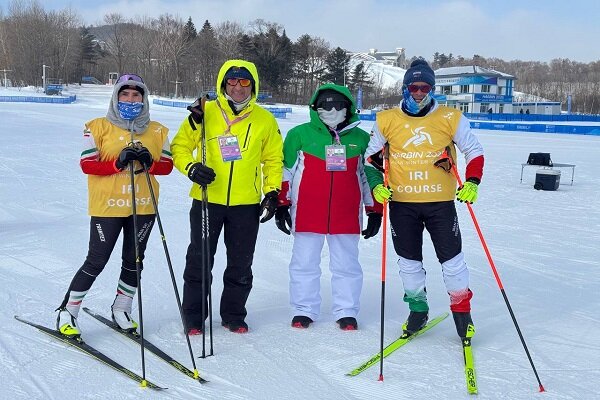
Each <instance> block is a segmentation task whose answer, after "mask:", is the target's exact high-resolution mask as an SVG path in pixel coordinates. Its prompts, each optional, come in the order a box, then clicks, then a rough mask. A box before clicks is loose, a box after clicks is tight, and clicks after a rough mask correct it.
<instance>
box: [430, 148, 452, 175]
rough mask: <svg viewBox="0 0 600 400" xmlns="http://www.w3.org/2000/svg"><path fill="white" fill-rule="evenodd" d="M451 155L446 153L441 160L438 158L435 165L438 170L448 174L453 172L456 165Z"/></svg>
mask: <svg viewBox="0 0 600 400" xmlns="http://www.w3.org/2000/svg"><path fill="white" fill-rule="evenodd" d="M449 154H450V153H449V152H447V151H445V152H444V154H442V155H441V157H440V158H438V159H437V160H436V161H435V162H434V163H433V165H435V166H436V167H438V168H441V169H443V170H444V171H446V172H450V171H452V167H453V166H454V163H453V162H452V157H450V155H449Z"/></svg>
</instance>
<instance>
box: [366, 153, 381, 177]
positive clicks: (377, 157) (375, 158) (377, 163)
mask: <svg viewBox="0 0 600 400" xmlns="http://www.w3.org/2000/svg"><path fill="white" fill-rule="evenodd" d="M367 161H369V163H370V164H371V166H373V167H374V168H375V169H377V170H378V171H379V172H384V171H383V149H381V150H379V151H378V152H377V153H375V154H371V155H370V156H369V159H368V160H367Z"/></svg>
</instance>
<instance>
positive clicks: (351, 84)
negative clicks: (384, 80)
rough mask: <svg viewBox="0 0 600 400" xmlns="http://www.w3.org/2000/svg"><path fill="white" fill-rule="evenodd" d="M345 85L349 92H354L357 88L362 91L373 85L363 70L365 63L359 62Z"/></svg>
mask: <svg viewBox="0 0 600 400" xmlns="http://www.w3.org/2000/svg"><path fill="white" fill-rule="evenodd" d="M347 83H348V88H349V89H350V91H351V92H354V91H355V90H356V89H357V88H358V87H362V88H363V89H364V88H365V87H368V86H371V85H372V84H373V80H371V79H370V78H369V74H368V73H367V71H366V69H365V63H363V62H361V63H359V64H357V65H356V66H355V67H354V69H353V70H352V74H351V75H350V79H349V80H348V82H347Z"/></svg>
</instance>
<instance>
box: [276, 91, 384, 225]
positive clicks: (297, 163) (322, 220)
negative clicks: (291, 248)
mask: <svg viewBox="0 0 600 400" xmlns="http://www.w3.org/2000/svg"><path fill="white" fill-rule="evenodd" d="M327 89H331V90H335V91H337V92H339V93H341V94H343V95H344V96H345V97H346V98H348V100H349V101H350V102H351V106H350V110H348V118H347V121H346V122H347V125H346V126H345V127H344V128H342V129H341V130H340V131H339V132H338V135H339V138H340V143H341V144H342V145H344V146H345V150H346V170H345V171H327V170H326V150H325V146H329V145H332V144H334V143H335V135H334V134H332V132H330V130H329V129H328V128H327V126H325V124H324V123H323V122H322V121H321V120H320V118H319V115H318V113H317V111H316V110H315V109H314V104H315V101H316V99H317V97H318V96H319V93H320V92H321V91H322V90H327ZM309 106H310V122H307V123H304V124H302V125H298V126H297V127H295V128H292V129H291V130H290V131H289V132H288V134H287V136H286V138H285V142H284V145H283V153H284V161H283V163H284V182H283V185H282V188H283V189H282V191H281V193H280V196H279V199H280V204H290V203H291V208H290V214H291V216H292V221H293V223H292V227H293V229H294V231H295V232H312V233H320V234H359V233H360V230H361V226H362V215H363V209H362V206H363V204H365V205H367V206H373V205H374V202H373V198H372V196H371V192H370V190H369V186H368V184H367V179H366V176H365V173H364V169H363V155H364V153H365V151H366V149H367V145H368V143H369V134H368V133H367V132H365V131H364V130H362V129H360V128H358V127H357V125H358V124H359V119H358V115H357V113H356V104H355V102H354V99H353V98H352V95H351V94H350V91H349V90H348V89H347V88H346V87H345V86H339V85H334V84H325V85H322V86H320V87H319V88H318V89H317V91H316V92H315V93H314V94H313V96H312V98H311V100H310V105H309ZM369 211H375V210H369Z"/></svg>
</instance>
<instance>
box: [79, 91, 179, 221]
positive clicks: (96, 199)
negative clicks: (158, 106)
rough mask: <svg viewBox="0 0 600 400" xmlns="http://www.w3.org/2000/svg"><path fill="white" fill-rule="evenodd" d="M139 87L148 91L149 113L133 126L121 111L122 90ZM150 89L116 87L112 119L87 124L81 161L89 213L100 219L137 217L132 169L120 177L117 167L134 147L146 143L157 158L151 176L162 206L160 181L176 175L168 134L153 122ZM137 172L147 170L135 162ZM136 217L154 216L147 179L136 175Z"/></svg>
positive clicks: (110, 117) (110, 114)
mask: <svg viewBox="0 0 600 400" xmlns="http://www.w3.org/2000/svg"><path fill="white" fill-rule="evenodd" d="M126 85H135V86H142V87H143V89H144V95H143V98H144V100H143V103H144V107H143V108H142V112H141V113H140V115H139V116H138V117H137V118H136V119H134V120H133V121H126V120H124V119H123V118H121V116H120V115H119V111H118V108H117V103H118V93H119V89H120V88H121V87H122V86H126ZM148 104H149V103H148V89H147V88H146V86H145V85H143V84H141V83H140V82H134V81H127V82H121V83H118V84H116V85H115V87H114V89H113V95H112V98H111V102H110V106H109V109H108V113H107V116H106V117H103V118H96V119H93V120H91V121H89V122H87V123H86V124H85V128H84V131H83V140H84V143H83V146H84V147H83V151H82V152H81V157H80V160H79V165H80V166H81V170H82V171H83V172H84V173H85V174H87V175H88V211H89V214H90V215H91V216H97V217H128V216H130V215H131V214H132V204H131V201H132V196H131V189H130V187H131V176H130V174H129V168H126V169H124V170H123V171H120V170H119V169H118V168H117V167H116V166H115V161H116V159H117V158H118V157H119V154H120V153H121V150H123V149H124V148H125V147H127V146H128V145H129V144H130V143H131V142H132V141H133V142H136V143H141V145H143V146H144V147H146V148H147V149H148V150H149V151H150V153H151V154H152V158H153V159H154V163H153V164H152V167H151V168H150V169H149V170H148V172H149V173H150V182H151V184H152V188H153V190H154V194H155V196H156V200H157V201H158V197H159V184H158V181H157V180H156V178H155V177H154V175H168V174H169V173H170V172H171V170H172V169H173V160H172V158H171V152H170V145H169V138H168V133H169V130H168V129H167V128H166V127H165V126H163V125H161V124H160V123H158V122H155V121H151V120H150V112H149V105H148ZM134 167H135V170H139V169H140V168H141V165H140V164H139V162H137V161H135V162H134ZM134 179H135V186H136V190H135V199H136V205H137V207H136V212H137V213H138V214H140V215H144V214H154V213H155V210H154V205H153V204H152V198H151V195H150V189H149V187H148V182H147V181H146V176H145V175H144V174H136V175H135V178H134Z"/></svg>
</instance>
